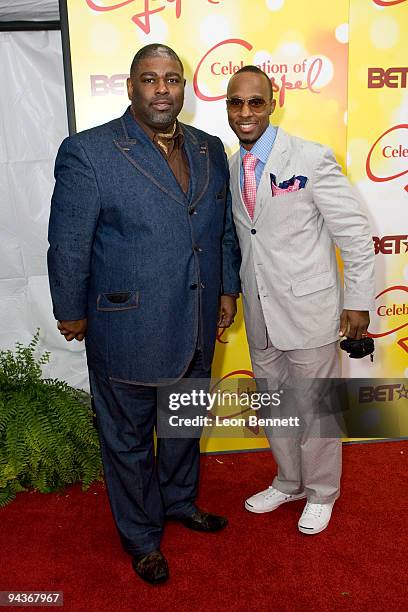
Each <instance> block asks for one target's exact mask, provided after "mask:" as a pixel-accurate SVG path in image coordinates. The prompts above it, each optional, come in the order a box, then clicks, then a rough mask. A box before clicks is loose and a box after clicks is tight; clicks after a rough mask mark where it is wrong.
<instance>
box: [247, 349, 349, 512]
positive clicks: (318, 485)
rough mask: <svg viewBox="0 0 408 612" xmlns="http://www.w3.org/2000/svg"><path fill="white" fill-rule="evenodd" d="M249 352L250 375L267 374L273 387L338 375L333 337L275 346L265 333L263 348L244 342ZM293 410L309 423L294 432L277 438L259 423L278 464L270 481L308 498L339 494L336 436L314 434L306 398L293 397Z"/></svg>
mask: <svg viewBox="0 0 408 612" xmlns="http://www.w3.org/2000/svg"><path fill="white" fill-rule="evenodd" d="M250 353H251V360H252V367H253V370H254V374H255V377H256V378H263V379H267V380H268V383H269V381H270V384H271V386H272V387H274V388H275V389H276V388H279V387H277V386H276V385H277V384H278V385H279V384H285V383H287V384H292V381H293V382H295V383H296V381H299V379H312V378H339V377H340V359H339V354H338V345H337V342H333V343H331V344H327V345H326V346H321V347H318V348H312V349H298V350H288V351H281V350H279V349H277V348H275V347H274V346H273V345H272V343H271V341H270V339H269V338H268V346H267V348H266V349H258V348H253V347H250ZM302 403H303V406H302V405H301V404H302ZM296 409H297V411H298V414H299V415H301V416H302V417H304V418H305V420H306V421H307V422H309V426H308V427H306V429H305V431H304V432H303V433H302V434H301V435H300V436H298V437H291V438H283V437H277V436H276V435H274V433H273V428H271V427H265V428H264V429H265V433H266V436H267V438H268V440H269V443H270V446H271V449H272V452H273V455H274V457H275V461H276V463H277V464H278V473H277V476H276V477H275V479H274V481H273V483H272V484H273V486H274V487H275V488H276V489H278V490H279V491H281V492H282V493H288V494H294V493H300V492H302V491H304V492H305V493H306V495H307V499H308V501H309V502H311V503H315V504H318V503H320V504H325V503H326V504H327V503H331V502H333V501H335V500H336V499H337V498H338V496H339V494H340V477H341V439H340V438H323V437H322V438H321V437H317V436H318V434H316V431H317V430H318V428H319V423H316V422H315V423H313V420H316V417H315V416H313V412H314V408H313V406H310V402H309V404H308V402H307V401H306V400H305V401H303V400H302V398H301V397H299V401H298V406H296Z"/></svg>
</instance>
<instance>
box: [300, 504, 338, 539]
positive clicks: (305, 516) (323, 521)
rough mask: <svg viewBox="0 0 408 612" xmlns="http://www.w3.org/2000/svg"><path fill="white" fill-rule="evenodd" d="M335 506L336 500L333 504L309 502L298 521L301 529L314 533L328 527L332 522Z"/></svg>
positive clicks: (304, 531) (303, 531)
mask: <svg viewBox="0 0 408 612" xmlns="http://www.w3.org/2000/svg"><path fill="white" fill-rule="evenodd" d="M333 506H334V502H332V503H331V504H311V503H310V502H307V504H306V506H305V507H304V510H303V513H302V516H301V517H300V519H299V522H298V527H299V531H301V532H302V533H308V534H314V533H320V532H321V531H323V530H324V529H326V527H327V525H328V524H329V522H330V517H331V514H332V510H333Z"/></svg>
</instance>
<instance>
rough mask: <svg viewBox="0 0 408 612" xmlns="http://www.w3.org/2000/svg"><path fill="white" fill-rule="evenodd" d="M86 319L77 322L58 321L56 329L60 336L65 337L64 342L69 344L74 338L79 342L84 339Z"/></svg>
mask: <svg viewBox="0 0 408 612" xmlns="http://www.w3.org/2000/svg"><path fill="white" fill-rule="evenodd" d="M87 325H88V319H79V320H78V321H58V323H57V327H58V329H59V331H60V334H62V335H63V336H65V340H68V342H71V340H73V339H74V338H75V340H78V342H81V341H82V340H83V339H84V338H85V334H86V328H87Z"/></svg>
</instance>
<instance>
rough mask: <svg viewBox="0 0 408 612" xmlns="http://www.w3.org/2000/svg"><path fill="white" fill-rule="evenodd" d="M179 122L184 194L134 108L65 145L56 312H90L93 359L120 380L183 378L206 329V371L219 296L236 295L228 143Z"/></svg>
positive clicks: (52, 233) (54, 271) (55, 210)
mask: <svg viewBox="0 0 408 612" xmlns="http://www.w3.org/2000/svg"><path fill="white" fill-rule="evenodd" d="M181 128H182V130H183V133H184V147H185V152H186V155H187V158H188V162H189V166H190V187H189V191H188V193H187V194H186V195H185V194H184V193H183V191H182V189H181V188H180V186H179V184H178V182H177V180H176V179H175V177H174V174H173V173H172V171H171V169H170V167H169V165H168V164H167V162H166V160H165V159H164V157H163V156H162V155H161V153H160V151H159V150H158V149H157V148H156V147H155V145H154V144H153V143H152V142H151V140H150V139H149V138H148V136H147V135H146V134H145V132H144V131H143V130H142V129H141V127H140V126H139V125H138V124H137V123H136V121H134V119H133V118H132V116H131V114H130V111H129V109H128V110H127V111H126V112H125V114H124V115H123V116H122V117H120V118H118V119H115V120H113V121H110V122H109V123H106V124H104V125H101V126H98V127H95V128H92V129H89V130H86V131H84V132H80V133H78V134H75V135H74V136H71V137H68V138H66V139H65V140H64V142H63V143H62V145H61V147H60V149H59V151H58V155H57V159H56V163H55V179H56V183H55V188H54V193H53V196H52V203H51V214H50V223H49V245H50V246H49V250H48V270H49V280H50V288H51V296H52V301H53V309H54V315H55V317H56V318H57V319H59V320H78V319H83V318H87V319H88V330H87V335H86V351H87V359H88V365H89V367H91V368H96V369H97V370H98V372H99V373H100V374H101V375H103V376H107V377H110V378H111V379H114V380H121V381H125V382H131V383H141V384H148V385H149V384H150V385H159V384H161V382H162V381H161V379H163V378H167V379H168V378H179V377H181V376H182V375H183V373H184V372H185V370H186V368H187V367H188V365H189V363H190V361H191V359H192V357H193V355H194V351H195V349H196V346H197V341H198V334H199V333H200V346H201V349H202V352H203V360H204V364H205V365H208V366H209V365H210V363H211V360H212V356H213V351H214V343H215V335H216V322H217V316H218V304H219V296H220V294H222V293H238V292H239V290H240V282H239V266H240V252H239V247H238V243H237V238H236V233H235V228H234V224H233V221H232V215H231V197H230V192H229V170H228V164H227V161H226V156H225V152H224V148H223V145H222V143H221V141H220V139H219V138H217V137H214V136H211V135H209V134H206V133H205V132H202V131H201V130H198V129H196V128H193V127H191V126H187V125H184V124H181Z"/></svg>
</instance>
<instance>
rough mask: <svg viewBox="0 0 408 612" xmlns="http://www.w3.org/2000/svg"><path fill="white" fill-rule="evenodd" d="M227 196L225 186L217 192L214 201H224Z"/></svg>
mask: <svg viewBox="0 0 408 612" xmlns="http://www.w3.org/2000/svg"><path fill="white" fill-rule="evenodd" d="M226 195H227V187H226V185H224V187H223V188H222V189H221V191H219V192H218V193H217V194H216V196H215V199H216V200H225V196H226Z"/></svg>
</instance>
